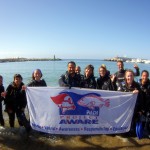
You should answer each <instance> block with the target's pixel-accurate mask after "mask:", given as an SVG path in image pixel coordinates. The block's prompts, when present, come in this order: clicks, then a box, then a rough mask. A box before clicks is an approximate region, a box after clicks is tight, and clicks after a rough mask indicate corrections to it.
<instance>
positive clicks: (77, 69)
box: [75, 66, 81, 74]
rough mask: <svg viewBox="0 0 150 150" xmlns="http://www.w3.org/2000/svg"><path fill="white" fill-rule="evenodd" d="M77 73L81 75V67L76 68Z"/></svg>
mask: <svg viewBox="0 0 150 150" xmlns="http://www.w3.org/2000/svg"><path fill="white" fill-rule="evenodd" d="M75 73H77V74H80V73H81V67H80V66H76V68H75Z"/></svg>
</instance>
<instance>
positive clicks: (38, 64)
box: [0, 60, 150, 88]
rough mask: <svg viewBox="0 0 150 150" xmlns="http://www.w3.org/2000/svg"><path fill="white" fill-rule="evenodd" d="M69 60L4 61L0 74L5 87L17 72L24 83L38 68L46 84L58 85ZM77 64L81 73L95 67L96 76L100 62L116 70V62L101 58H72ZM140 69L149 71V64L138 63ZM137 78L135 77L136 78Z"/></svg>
mask: <svg viewBox="0 0 150 150" xmlns="http://www.w3.org/2000/svg"><path fill="white" fill-rule="evenodd" d="M69 61H70V60H62V61H27V62H6V63H0V74H1V75H2V76H3V78H4V86H5V88H6V87H7V86H8V84H9V83H11V82H12V81H13V75H14V74H16V73H19V74H21V75H22V77H23V82H24V83H25V84H27V83H29V82H30V80H31V76H32V72H33V71H34V70H35V69H37V68H39V69H41V71H42V73H43V78H44V79H45V81H46V83H47V85H48V86H53V87H54V86H55V87H56V86H58V79H59V77H60V75H61V74H63V73H64V72H65V71H66V70H67V63H68V62H69ZM73 61H75V62H76V64H77V65H79V66H80V67H81V69H82V70H81V72H82V73H83V71H84V68H85V67H86V66H87V65H88V64H92V65H93V66H94V68H95V70H94V72H95V76H96V77H98V76H99V74H98V68H99V66H100V65H101V64H105V65H106V66H107V69H108V70H110V72H111V73H115V72H116V71H117V66H116V62H109V61H102V60H73ZM124 65H125V68H128V69H133V65H134V64H133V63H124ZM138 66H139V68H140V71H142V70H143V69H146V70H148V71H150V64H141V63H139V64H138ZM136 80H137V78H136Z"/></svg>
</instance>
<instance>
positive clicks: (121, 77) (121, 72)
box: [114, 69, 140, 86]
mask: <svg viewBox="0 0 150 150" xmlns="http://www.w3.org/2000/svg"><path fill="white" fill-rule="evenodd" d="M135 70H136V72H134V76H139V75H140V71H139V69H135ZM125 72H126V69H121V70H119V71H117V72H116V73H115V74H114V75H115V76H116V78H115V80H114V82H116V85H117V86H118V84H119V82H124V80H125V79H124V76H125Z"/></svg>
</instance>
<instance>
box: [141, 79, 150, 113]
mask: <svg viewBox="0 0 150 150" xmlns="http://www.w3.org/2000/svg"><path fill="white" fill-rule="evenodd" d="M139 85H140V87H141V90H142V93H143V103H144V112H145V113H146V112H148V111H149V112H150V80H149V79H148V80H147V82H146V83H145V84H142V83H141V79H140V80H139Z"/></svg>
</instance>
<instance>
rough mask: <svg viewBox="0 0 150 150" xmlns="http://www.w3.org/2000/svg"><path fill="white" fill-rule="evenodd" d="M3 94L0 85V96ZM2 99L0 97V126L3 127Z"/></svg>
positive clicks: (2, 88)
mask: <svg viewBox="0 0 150 150" xmlns="http://www.w3.org/2000/svg"><path fill="white" fill-rule="evenodd" d="M2 92H4V86H3V85H0V94H1V93H2ZM3 100H4V98H3V97H2V96H1V95H0V124H1V125H2V126H4V118H3V109H2V101H3Z"/></svg>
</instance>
